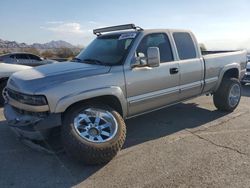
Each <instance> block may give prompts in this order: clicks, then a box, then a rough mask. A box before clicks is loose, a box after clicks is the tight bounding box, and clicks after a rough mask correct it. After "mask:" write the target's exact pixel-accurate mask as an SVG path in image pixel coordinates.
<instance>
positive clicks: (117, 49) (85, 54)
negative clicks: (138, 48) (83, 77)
mask: <svg viewBox="0 0 250 188" xmlns="http://www.w3.org/2000/svg"><path fill="white" fill-rule="evenodd" d="M130 36H131V37H130ZM130 36H129V35H128V34H126V35H125V34H114V35H103V36H99V37H97V39H95V40H94V41H93V42H92V43H91V44H90V45H89V46H88V47H87V48H86V49H85V50H83V51H82V52H81V53H80V54H79V55H78V56H77V58H78V59H80V60H82V61H83V62H86V63H88V62H89V61H88V60H89V59H92V60H97V61H100V62H101V63H102V64H108V65H118V64H122V63H123V60H124V59H125V58H126V56H127V53H128V52H129V48H130V46H131V45H132V42H133V40H134V38H136V36H137V34H136V33H131V34H130ZM100 62H99V63H100Z"/></svg>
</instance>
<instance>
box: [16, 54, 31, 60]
mask: <svg viewBox="0 0 250 188" xmlns="http://www.w3.org/2000/svg"><path fill="white" fill-rule="evenodd" d="M16 58H17V59H29V57H28V55H27V54H16Z"/></svg>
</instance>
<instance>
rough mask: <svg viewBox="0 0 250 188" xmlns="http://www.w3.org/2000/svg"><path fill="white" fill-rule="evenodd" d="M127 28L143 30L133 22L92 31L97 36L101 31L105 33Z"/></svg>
mask: <svg viewBox="0 0 250 188" xmlns="http://www.w3.org/2000/svg"><path fill="white" fill-rule="evenodd" d="M128 29H134V30H137V31H141V30H143V29H142V28H140V27H138V26H135V24H126V25H117V26H112V27H105V28H100V29H95V30H93V33H94V34H95V35H97V36H99V35H101V33H105V32H111V31H120V30H128Z"/></svg>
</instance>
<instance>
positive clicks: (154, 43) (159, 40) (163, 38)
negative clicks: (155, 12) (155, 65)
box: [137, 33, 173, 63]
mask: <svg viewBox="0 0 250 188" xmlns="http://www.w3.org/2000/svg"><path fill="white" fill-rule="evenodd" d="M149 47H158V48H159V50H160V58H161V63H162V62H169V61H173V53H172V48H171V45H170V42H169V39H168V37H167V35H166V34H163V33H156V34H150V35H147V36H146V37H144V38H143V39H142V41H141V43H140V45H139V46H138V48H137V54H138V53H143V54H144V55H145V56H146V55H147V50H148V48H149Z"/></svg>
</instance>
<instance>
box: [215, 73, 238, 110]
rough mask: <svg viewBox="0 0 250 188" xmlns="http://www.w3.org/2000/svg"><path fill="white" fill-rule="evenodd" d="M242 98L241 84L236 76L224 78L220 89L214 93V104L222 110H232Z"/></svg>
mask: <svg viewBox="0 0 250 188" xmlns="http://www.w3.org/2000/svg"><path fill="white" fill-rule="evenodd" d="M240 99H241V84H240V82H239V80H238V79H236V78H224V79H223V80H222V83H221V85H220V87H219V89H218V90H217V91H216V92H215V93H214V95H213V100H214V105H215V106H216V108H217V109H218V110H220V111H226V112H232V111H234V110H235V109H236V108H237V106H238V105H239V102H240Z"/></svg>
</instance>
